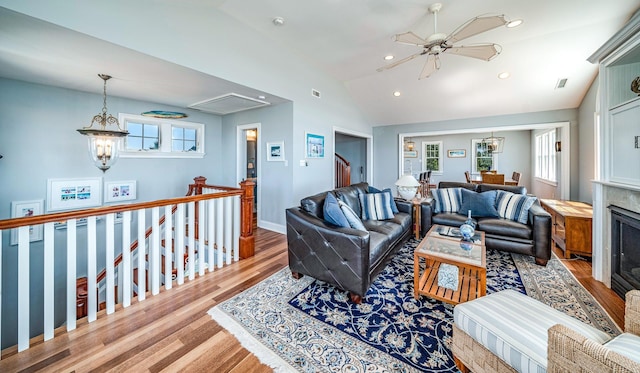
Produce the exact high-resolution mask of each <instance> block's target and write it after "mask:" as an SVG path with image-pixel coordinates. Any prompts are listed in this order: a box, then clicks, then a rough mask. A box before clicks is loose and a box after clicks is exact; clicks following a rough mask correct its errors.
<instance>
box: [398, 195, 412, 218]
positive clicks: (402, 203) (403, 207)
mask: <svg viewBox="0 0 640 373" xmlns="http://www.w3.org/2000/svg"><path fill="white" fill-rule="evenodd" d="M394 201H395V202H396V206H397V207H398V211H400V212H406V213H407V214H409V215H411V216H413V214H412V212H413V203H412V202H410V201H407V200H404V199H401V198H395V199H394Z"/></svg>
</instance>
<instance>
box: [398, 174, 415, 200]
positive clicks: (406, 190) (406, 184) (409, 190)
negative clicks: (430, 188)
mask: <svg viewBox="0 0 640 373" xmlns="http://www.w3.org/2000/svg"><path fill="white" fill-rule="evenodd" d="M396 186H397V187H398V194H400V197H402V198H404V199H406V200H407V201H408V200H411V199H413V197H415V196H416V193H417V192H418V187H419V186H420V183H419V182H418V180H416V178H415V177H413V176H412V175H409V174H407V175H402V177H401V178H399V179H398V181H396Z"/></svg>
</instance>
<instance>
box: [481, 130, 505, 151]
mask: <svg viewBox="0 0 640 373" xmlns="http://www.w3.org/2000/svg"><path fill="white" fill-rule="evenodd" d="M482 145H483V147H484V148H485V149H487V152H488V153H489V154H494V153H502V149H503V147H504V137H495V136H493V131H491V137H485V138H484V139H482Z"/></svg>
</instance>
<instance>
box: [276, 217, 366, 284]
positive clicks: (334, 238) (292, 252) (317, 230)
mask: <svg viewBox="0 0 640 373" xmlns="http://www.w3.org/2000/svg"><path fill="white" fill-rule="evenodd" d="M286 222H287V244H288V250H287V251H288V255H289V269H290V270H291V272H296V273H298V274H302V275H308V276H311V277H313V278H316V279H318V280H322V281H325V282H328V283H330V284H333V285H336V286H337V287H339V288H341V289H343V290H348V291H351V292H353V293H355V294H358V295H361V296H364V294H365V293H366V292H367V290H368V289H369V286H370V275H369V273H370V263H369V239H370V237H369V232H365V231H360V230H357V229H353V228H342V227H337V226H335V225H332V224H329V223H326V222H325V221H324V220H322V219H319V218H317V217H314V216H312V215H311V214H308V213H306V212H304V211H302V210H301V209H300V208H298V207H293V208H289V209H287V210H286Z"/></svg>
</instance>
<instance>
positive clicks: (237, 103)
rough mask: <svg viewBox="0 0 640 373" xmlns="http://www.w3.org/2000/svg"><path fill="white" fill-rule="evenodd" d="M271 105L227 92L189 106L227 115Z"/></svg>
mask: <svg viewBox="0 0 640 373" xmlns="http://www.w3.org/2000/svg"><path fill="white" fill-rule="evenodd" d="M268 105H271V104H270V103H269V102H267V101H262V100H258V99H256V98H251V97H247V96H243V95H240V94H237V93H227V94H224V95H222V96H217V97H214V98H210V99H206V100H204V101H200V102H196V103H195V104H191V105H189V108H191V109H196V110H200V111H205V112H207V113H213V114H219V115H226V114H231V113H237V112H239V111H243V110H250V109H257V108H259V107H263V106H268Z"/></svg>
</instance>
